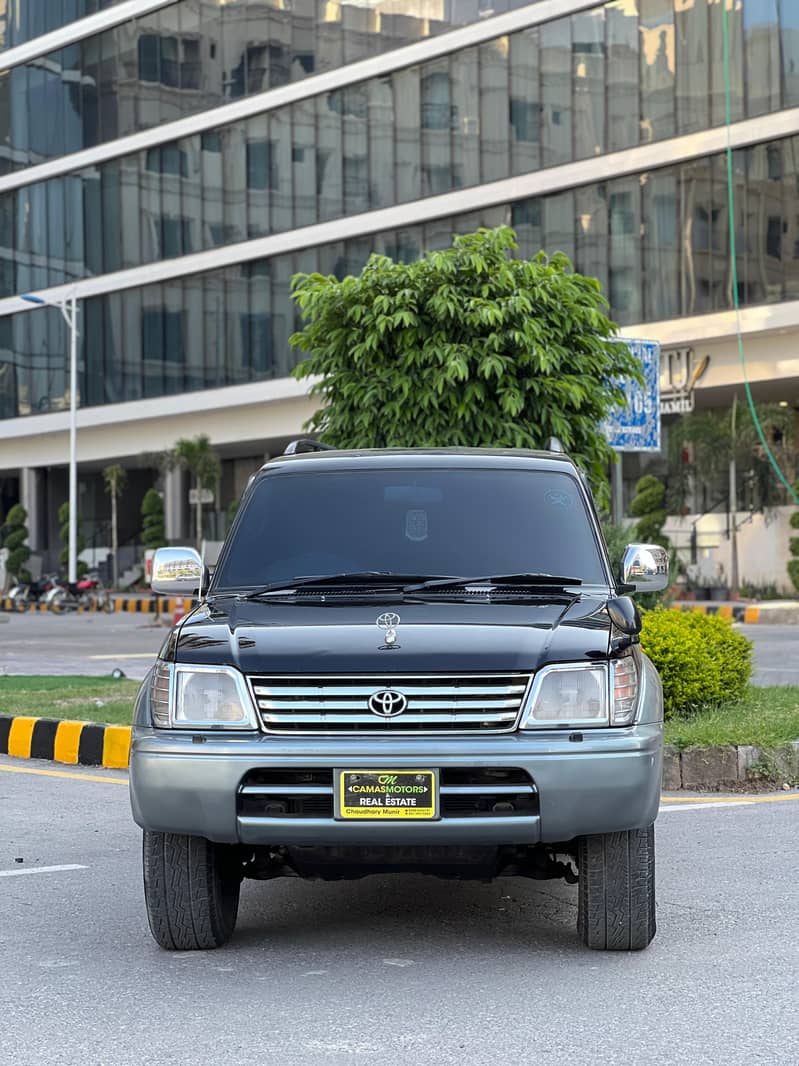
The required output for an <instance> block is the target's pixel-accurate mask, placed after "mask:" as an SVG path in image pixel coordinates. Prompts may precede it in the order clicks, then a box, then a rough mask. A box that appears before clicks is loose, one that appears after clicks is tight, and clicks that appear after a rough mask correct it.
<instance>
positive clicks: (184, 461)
mask: <svg viewBox="0 0 799 1066" xmlns="http://www.w3.org/2000/svg"><path fill="white" fill-rule="evenodd" d="M168 463H169V464H170V465H172V466H182V467H184V468H185V469H186V470H188V471H189V473H190V474H191V475H192V477H193V478H194V488H195V489H196V490H197V493H196V495H197V499H196V503H195V511H194V514H195V519H196V521H195V539H196V542H197V550H198V551H199V549H200V545H201V544H202V539H203V502H202V493H203V490H208V489H211V490H213V489H216V485H217V482H218V481H219V476H220V473H221V464H220V462H219V457H218V456H217V454H216V452H215V451H214V450H213V448H212V447H211V442H210V441H209V439H208V437H206V436H205V435H204V434H200V435H199V436H197V437H193V438H192V439H191V440H189V439H186V438H184V439H182V440H179V441H177V442H176V443H175V447H174V448H173V449H172V451H171V453H170V455H169V459H168Z"/></svg>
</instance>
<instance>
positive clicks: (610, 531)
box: [602, 520, 633, 580]
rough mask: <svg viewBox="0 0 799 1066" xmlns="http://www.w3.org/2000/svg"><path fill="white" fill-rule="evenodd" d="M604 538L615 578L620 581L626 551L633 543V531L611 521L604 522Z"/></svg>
mask: <svg viewBox="0 0 799 1066" xmlns="http://www.w3.org/2000/svg"><path fill="white" fill-rule="evenodd" d="M602 536H603V537H604V538H605V544H606V545H607V548H608V555H609V556H610V565H611V569H612V570H613V576H614V577H615V578H616V579H617V580H618V578H619V574H620V573H621V561H622V559H623V558H624V549H625V548H626V547H627V545H628V544H629V543H630V542H631V541H632V539H633V537H632V530H631V529H630V527H629V526H617V525H615V524H614V523H613V522H611V521H610V520H603V522H602Z"/></svg>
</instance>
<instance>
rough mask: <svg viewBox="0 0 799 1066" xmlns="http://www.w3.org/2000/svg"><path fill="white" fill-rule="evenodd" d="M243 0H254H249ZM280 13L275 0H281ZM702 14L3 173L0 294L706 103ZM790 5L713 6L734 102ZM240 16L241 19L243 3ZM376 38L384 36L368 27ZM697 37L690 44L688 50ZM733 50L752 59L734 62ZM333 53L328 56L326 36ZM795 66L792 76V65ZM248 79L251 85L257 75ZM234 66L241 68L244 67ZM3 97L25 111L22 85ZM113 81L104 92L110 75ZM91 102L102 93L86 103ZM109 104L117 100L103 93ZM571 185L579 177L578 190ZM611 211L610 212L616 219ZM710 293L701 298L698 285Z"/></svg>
mask: <svg viewBox="0 0 799 1066" xmlns="http://www.w3.org/2000/svg"><path fill="white" fill-rule="evenodd" d="M420 2H421V0H420ZM314 3H316V0H314ZM259 4H260V5H261V9H262V8H263V3H262V0H259ZM196 6H197V5H192V4H190V3H188V0H184V3H181V4H178V5H176V6H175V7H170V8H167V9H164V10H163V11H161V12H156V13H155V14H154V15H153V16H147V19H151V18H155V17H157V18H160V19H166V18H171V19H172V20H174V19H175V18H176V17H177V16H178V15H179V14H181V17H182V15H186V14H187V13H188V11H189V9H194V8H195V7H196ZM251 6H252V5H246V4H237V3H235V2H233V3H230V4H227V5H224V6H223V7H222V8H218V7H217V5H216V4H213V5H210V7H211V8H212V9H213V10H215V11H216V17H217V19H218V20H219V19H223V17H224V18H229V17H231V13H232V14H234V15H235V13H236V11H239V13H240V14H247V13H248V12H249V10H250V7H251ZM797 6H798V7H799V5H797ZM207 7H209V5H208V4H205V5H203V9H205V8H207ZM270 10H271V9H270ZM794 10H795V9H794ZM758 12H760V13H761V16H762V17H760V16H758V14H757V13H758ZM769 12H770V13H771V14H773V16H774V18H773V20H771V16H770V15H769ZM296 13H297V8H296V5H292V12H291V14H292V15H294V14H296ZM278 14H279V15H280V17H283V16H284V15H285V14H286V12H284V11H280V12H278ZM700 14H701V17H700ZM744 16H745V17H744ZM778 16H781V17H782V21H780V20H779V18H778ZM719 18H720V15H719V10H718V5H717V4H706V3H705V2H704V0H697V2H696V3H691V4H686V3H685V2H684V0H680V2H679V3H678V4H677V10H676V11H674V10H672V2H671V0H639V6H636V5H635V4H634V3H630V2H629V0H614V2H613V3H610V4H606V5H605V6H604V7H598V8H596V9H591V10H589V11H586V12H583V13H581V14H577V15H574V16H571V17H570V18H566V19H559V20H556V21H554V22H551V23H548V24H545V25H543V26H540V27H534V28H532V29H528V30H524V31H521V32H519V33H516V34H513V35H510V36H506V37H499V38H496V39H494V40H491V41H488V42H487V43H485V44H482V45H480V46H478V47H474V48H469V49H463V50H461V51H458V52H455V53H453V54H451V55H449V56H445V57H443V58H441V59H436V60H434V61H431V62H430V63H425V64H420V65H418V66H415V67H410V68H407V69H405V70H401V71H397V72H396V73H393V74H387V75H386V76H384V77H380V78H375V79H372V80H371V81H366V82H362V83H359V84H356V85H352V86H348V87H346V88H343V89H341V90H338V91H335V92H331V93H327V94H324V95H322V96H317V97H313V98H309V99H307V100H303V101H300V102H298V103H295V104H292V105H288V106H286V107H283V108H279V109H276V110H274V111H272V112H269V113H267V114H263V115H259V116H255V117H254V118H251V119H249V120H246V121H243V122H239V123H236V124H233V125H229V126H224V127H220V128H218V129H216V130H212V131H208V132H205V133H201V134H199V133H198V134H196V135H194V136H191V137H186V138H184V139H182V140H180V141H174V142H171V143H169V144H165V145H161V146H158V147H154V148H150V149H147V150H145V151H142V152H138V153H135V154H133V155H130V156H123V157H120V158H119V159H113V160H110V161H108V162H106V163H103V164H100V165H98V166H96V167H92V168H91V169H90V170H87V171H83V172H76V173H73V174H68V175H65V176H63V177H59V178H53V179H51V180H50V181H47V182H40V183H37V184H33V185H28V186H25V187H23V188H21V189H19V190H15V191H13V192H9V193H7V194H5V195H4V196H0V296H7V295H10V294H13V293H15V292H20V291H25V290H29V289H34V288H41V287H44V286H47V285H56V284H60V283H62V282H65V281H69V280H73V279H78V278H82V277H86V276H90V275H97V274H104V273H109V272H111V271H115V270H119V269H124V268H128V267H135V266H140V265H143V264H145V263H149V262H155V261H159V260H162V259H168V258H172V257H175V256H181V255H185V254H188V253H191V252H197V251H202V250H205V249H209V248H214V247H220V246H223V245H226V244H231V243H235V242H238V241H243V240H248V239H252V238H255V237H261V236H266V235H268V234H270V233H280V232H285V231H287V230H292V229H295V228H298V227H301V226H306V225H312V224H314V223H316V222H323V221H327V220H329V219H335V218H341V217H345V216H349V215H353V214H360V213H362V212H366V211H370V210H373V209H375V208H381V207H389V206H392V205H394V204H402V203H407V202H410V201H413V200H418V199H420V198H423V197H426V196H432V195H435V194H438V193H446V192H450V191H452V190H455V189H460V188H466V187H470V186H477V185H480V184H483V183H485V182H489V181H493V180H496V179H500V178H508V177H512V176H516V175H519V174H523V173H527V172H531V171H535V170H537V169H539V168H542V167H549V166H553V165H556V164H559V163H565V162H569V161H571V160H574V159H579V158H585V157H590V156H595V155H598V154H601V153H604V152H607V151H612V150H618V149H622V148H628V147H631V146H633V145H635V144H638V143H639V142H640V141H641V140H642V139H643V140H644V141H647V140H654V139H657V138H662V137H668V136H672V135H674V134H677V133H684V132H687V131H693V130H695V129H698V128H703V127H705V126H708V125H712V124H714V123H718V122H720V121H721V120H722V119H723V112H724V107H723V86H722V87H721V88H719V87H718V86H717V91H716V92H714V90H713V87H712V84H715V81H717V80H718V79H717V77H716V75H717V73H718V70H717V68H718V65H719V64H720V63H721V56H720V54H718V55H717V54H716V53H718V52H719V48H718V47H716V45H717V43H718V38H719V36H720V27H719V26H718V25H714V24H713V23H714V20H715V22H718V20H719ZM790 21H791V19H790V17H789V16H788V5H787V4H784V5H783V6H782V8H781V9H780V8H779V7H778V6H777V3H776V0H746V2H745V3H744V5H743V7H742V8H741V7H740V5H739V6H738V7H737V8H736V11H734V12H732V11H731V12H730V22H731V42H732V54H733V59H734V60H736V62H735V63H734V69H735V70H737V71H738V74H737V75H736V79H737V80H734V85H736V86H738V90H736V92H734V94H733V110H734V116H733V117H738V118H740V117H742V116H743V115H744V114H747V115H749V114H753V113H759V110H762V109H765V110H774V108H776V107H779V106H781V104H780V101H781V100H782V99H783V98H784V97H785V98H786V99H787V95H786V93H785V92H784V91H783V89H784V87H785V86H786V85H787V84H788V81H790V79H788V80H786V77H785V76H784V74H781V69H782V68H781V66H780V63H779V62H777V63H776V65H774V64H771V65H769V64H765V65H764V63H765V61H764V60H763V54H764V53H763V48H766V47H768V48H769V49H774V48H776V52H775V55H777V57H778V58H779V56H782V57H783V60H784V64H785V69H786V70H787V69H788V68H789V67H791V62H792V61H791V59H790V54H789V53H788V52H784V51H781V50H780V47H778V46H779V42H780V40H781V35H782V39H784V40H786V41H788V40H790V39H792V38H791V35H790V33H789V32H788V31H789V23H790ZM793 21H794V22H795V23H796V26H797V28H796V30H794V31H791V32H795V33H797V34H798V35H799V14H795V15H794V16H793ZM310 22H311V23H313V19H310ZM244 24H245V25H249V23H248V20H247V19H245V20H244ZM316 25H317V29H318V28H319V25H320V24H316ZM321 26H322V29H324V26H325V24H321ZM736 27H737V29H736ZM711 31H712V32H711ZM113 32H114V33H122V32H124V33H127V34H128V36H129V38H130V40H129V46H130V47H129V53H130V55H131V56H134V57H138V58H139V59H141V55H142V49H141V45H142V41H146V40H149V39H150V38H149V37H148V36H147V35H144V36H142V35H139V36H138V38H136V33H134V32H133V31H131V30H130V27H122V28H121V29H120V30H119V31H113ZM136 32H138V30H137V31H136ZM220 32H222V31H221V30H220ZM247 32H248V33H249V32H250V31H247ZM253 32H254V31H253ZM320 32H321V31H320ZM758 33H762V34H765V37H764V38H763V39H762V40H761V38H760V37H757V34H758ZM709 34H710V35H709ZM356 38H357V39H356ZM356 38H354V44H353V47H354V48H355V51H356V53H357V54H358V55H360V54H361V53H360V52H359V51H358V48H359V47H360V46H359V45H357V41H359V40H362V38H361V37H357V35H356ZM756 38H757V40H758V41H760V43H759V44H758V45H757V48H755V45H754V43H752V42H754V41H755V39H756ZM246 39H248V40H249V39H250V37H249V36H247V38H246ZM136 40H138V45H139V47H138V48H137V47H134V45H135V43H136ZM376 40H380V41H382V42H384V43H385V42H387V41H389V38H388V37H387V36H386V35H385V34H384V33H383V32H381V33H380V34H378V35H376ZM697 40H699V41H700V42H702V49H701V50H700V51H699V52H696V53H695V47H696V42H697ZM709 40H710V41H712V42H713V43H714V49H713V57H712V58H713V62H712V63H711V64H710V66H708V65H707V64H706V63H705V59H706V58H707V44H708V41H709ZM744 41H746V42H748V43H747V46H746V49H742V42H744ZM764 41H767V42H771V43H770V44H768V45H766V44H765V43H764ZM680 42H682V43H680ZM736 42H737V45H736ZM774 42H777V44H776V45H775V44H774ZM89 43H90V42H89ZM328 43H329V42H328ZM148 47H149V46H148ZM753 50H754V51H753ZM339 51H340V50H339ZM744 51H745V52H746V54H747V55H751V57H752V58H751V62H752V65H753V68H756V70H757V76H756V77H753V78H751V79H745V80H742V70H743V58H744ZM159 54H160V53H159ZM186 54H187V53H186V52H185V51H182V52H180V57H182V58H180V62H177V61H176V64H177V65H172V66H170V67H169V68H168V69H169V71H170V74H169V80H174V79H177V83H176V84H183V81H185V80H186V79H195V77H199V75H198V74H197V69H196V67H195V66H194V65H192V63H190V62H189V60H187V59H186V58H185V56H186ZM770 54H771V53H770V52H769V55H770ZM331 55H332V53H331ZM154 56H155V53H153V55H152V56H151V57H150V59H151V60H152V63H151V65H150V66H149V67H148V70H149V71H150V73H152V74H153V76H155V74H156V73H157V72H158V71H161V73H159V74H158V77H159V78H161V77H162V74H163V70H164V69H165V68H163V67H159V66H158V63H159V62H160V60H158V61H156V59H157V57H155V58H154ZM680 57H682V61H679V60H680ZM692 57H693V59H695V60H696V62H694V61H693V59H692ZM736 57H737V59H736ZM797 59H799V53H797ZM331 61H332V60H331ZM336 61H337V62H341V58H340V55H339V57H338V59H337V60H336ZM149 62H150V60H148V63H149ZM187 64H188V65H187ZM298 69H300V68H298ZM302 69H304V68H302ZM311 69H317V67H316V66H314V65H313V64H312V65H311V66H310V67H309V68H308V70H306V71H305V73H308V72H309V71H310V70H311ZM288 71H289V68H286V71H284V73H285V74H286V78H288V76H289V73H288ZM675 72H676V76H675ZM714 72H715V73H714ZM139 73H141V70H139ZM264 77H266V75H265V74H264ZM270 77H271V75H270ZM280 77H283V75H280ZM791 77H794V75H791ZM795 77H796V78H797V80H799V71H797V73H796V75H795ZM259 79H260V80H259ZM259 79H256V80H257V81H258V85H257V88H261V87H263V84H264V80H263V78H261V76H260V75H259ZM708 79H710V82H709V81H708ZM89 80H90V81H91V83H92V84H94V83H95V81H94V79H89ZM245 80H246V81H247V84H252V85H253V86H255V81H252V80H251V79H249V76H248V79H245ZM267 81H268V79H267ZM114 83H115V76H113V77H110V79H109V85H112V86H113V85H114ZM269 83H270V84H271V82H269ZM711 83H712V84H711ZM744 84H745V85H746V92H744V91H743V88H742V86H743V85H744ZM791 84H792V82H791ZM159 86H160V87H156V89H155V90H154V95H153V96H152V98H148V103H151V104H153V106H154V111H153V112H152V116H151V117H152V120H153V122H157V121H163V120H164V118H165V117H175V114H174V113H172V112H170V114H169V115H167V116H164V115H163V114H161V110H160V109H161V105H160V103H159V102H158V101H160V100H161V99H162V98H163V99H164V100H168V101H170V104H169V106H170V108H172V109H173V110H174V107H180V106H182V105H181V103H180V101H181V99H182V97H183V94H182V93H180V92H176V91H175V90H174V88H170V89H167V88H166V87H165V86H166V82H163V84H161V83H159ZM796 88H797V89H799V84H797V86H796ZM162 90H163V94H162ZM253 91H255V89H253ZM199 95H200V96H203V93H202V92H201V93H200V94H199ZM189 96H191V97H192V98H195V97H196V96H197V94H196V93H195V94H192V93H190V94H189ZM203 98H204V99H206V103H207V98H206V97H203ZM20 99H21V102H22V104H23V105H24V107H23V108H22V110H23V112H24V113H25V114H28V109H29V103H28V101H29V99H30V97H29V94H26V93H23V94H22V95H21V97H20ZM797 99H799V97H797ZM110 100H111V101H112V102H113V103H114V104H115V105H116V104H118V103H119V102H120V100H119V97H118V96H117V95H116V93H115V92H112V95H111V97H110ZM172 101H177V103H176V104H175V103H172ZM211 102H213V101H211ZM135 112H136V108H131V109H129V113H130V114H131V115H133V114H134V113H135ZM101 113H103V109H102V108H94V111H93V112H92V114H93V115H94V116H95V117H97V116H98V115H100V114H101ZM108 113H109V114H112V113H113V115H116V111H115V109H114V107H112V108H111V109H110V111H109V112H108ZM0 114H2V107H1V106H0ZM34 114H35V111H34ZM31 126H32V127H33V128H35V129H36V130H37V131H38V132H37V134H36V135H37V136H42V137H44V138H45V139H49V140H59V144H58V145H57V146H56V145H53V146H52V150H53V152H55V154H60V153H62V152H64V151H67V150H69V146H68V145H67V144H66V143H65V141H64V139H63V134H64V130H65V129H66V128H67V126H68V122H66V121H65V123H63V124H60V123H38V124H37V123H36V122H35V121H34V120H31ZM112 126H113V128H114V130H115V131H117V132H126V131H121V130H119V129H118V124H117V122H116V118H114V120H113V122H112ZM109 135H111V134H109ZM789 169H790V168H789ZM584 199H585V198H584V197H582V198H581V197H578V201H579V202H578V206H579V205H580V204H583V201H584ZM619 202H621V201H619ZM583 206H584V207H585V210H583V209H582V208H581V210H580V214H581V217H582V216H586V214H587V215H588V216H592V215H593V214H594V213H595V210H594V209H593V208H592V207H591V204H590V202H589V201H585V204H584V205H583ZM619 217H620V216H619V215H618V213H617V214H616V215H614V218H615V219H616V221H615V223H614V225H616V226H617V227H618V225H621V223H620V222H619V221H618V219H619ZM618 236H619V233H618V231H616V232H614V237H618ZM628 236H629V235H628ZM589 243H590V242H589ZM617 243H618V242H617ZM621 269H622V268H621V267H619V268H618V270H621ZM618 270H617V271H616V272H615V274H614V276H619V275H618ZM699 302H701V301H699ZM710 302H711V304H713V305H715V304H714V299H713V298H711V300H710Z"/></svg>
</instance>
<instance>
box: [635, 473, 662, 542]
mask: <svg viewBox="0 0 799 1066" xmlns="http://www.w3.org/2000/svg"><path fill="white" fill-rule="evenodd" d="M665 505H666V486H665V485H664V484H663V482H662V481H659V480H658V478H656V477H653V476H652V474H645V475H644V477H642V478H639V480H638V482H637V484H636V486H635V496H634V497H633V498H632V500H631V501H630V514H632V515H633V516H634V517H635V518H637V519H638V523H637V525H636V527H635V539H636V540H637V541H639V542H641V543H642V544H662V545H663V547H664V548H667V547H668V546H669V540H668V537H664V536H663V524H664V523H665V521H666V506H665Z"/></svg>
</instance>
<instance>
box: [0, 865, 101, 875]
mask: <svg viewBox="0 0 799 1066" xmlns="http://www.w3.org/2000/svg"><path fill="white" fill-rule="evenodd" d="M88 869H89V867H88V866H78V865H76V864H75V863H68V864H67V865H65V866H30V867H28V869H27V870H0V877H21V876H22V874H58V873H63V871H64V870H88Z"/></svg>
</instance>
